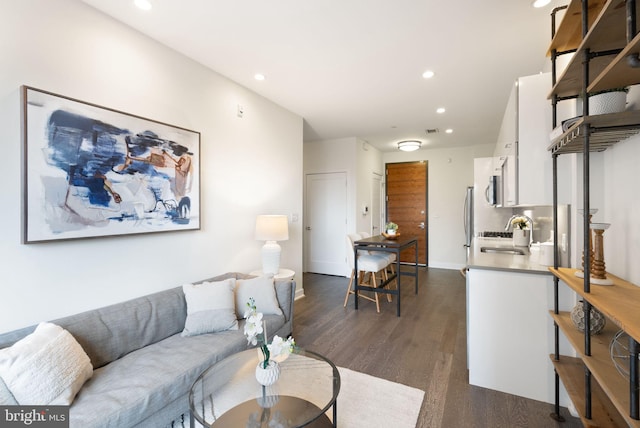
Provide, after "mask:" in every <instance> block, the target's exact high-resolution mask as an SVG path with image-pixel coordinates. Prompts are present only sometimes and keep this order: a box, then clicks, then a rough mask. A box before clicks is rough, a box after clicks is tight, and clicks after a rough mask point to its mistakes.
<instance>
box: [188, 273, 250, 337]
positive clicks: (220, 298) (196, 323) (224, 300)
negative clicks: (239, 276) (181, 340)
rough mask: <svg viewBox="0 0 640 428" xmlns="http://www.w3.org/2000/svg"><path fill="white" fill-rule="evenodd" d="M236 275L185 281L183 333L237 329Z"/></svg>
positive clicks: (195, 333)
mask: <svg viewBox="0 0 640 428" xmlns="http://www.w3.org/2000/svg"><path fill="white" fill-rule="evenodd" d="M234 283H235V280H234V279H233V278H230V279H226V280H224V281H212V282H209V281H205V282H201V283H199V284H184V285H183V286H182V291H183V292H184V297H185V300H186V302H187V319H186V321H185V324H184V330H182V336H184V337H187V336H195V335H198V334H203V333H215V332H217V331H224V330H237V329H238V320H237V319H236V311H235V299H234V294H233V286H234Z"/></svg>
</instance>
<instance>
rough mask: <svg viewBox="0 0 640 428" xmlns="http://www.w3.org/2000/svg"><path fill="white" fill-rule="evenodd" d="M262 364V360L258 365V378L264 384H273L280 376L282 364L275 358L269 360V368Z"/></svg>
mask: <svg viewBox="0 0 640 428" xmlns="http://www.w3.org/2000/svg"><path fill="white" fill-rule="evenodd" d="M262 364H263V362H262V361H260V362H259V363H258V365H257V366H256V380H257V381H258V383H259V384H260V385H263V386H270V385H273V384H274V383H275V382H276V381H277V380H278V378H279V377H280V365H279V364H278V363H277V362H276V361H273V360H269V363H268V364H267V368H263V367H262Z"/></svg>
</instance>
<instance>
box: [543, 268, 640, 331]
mask: <svg viewBox="0 0 640 428" xmlns="http://www.w3.org/2000/svg"><path fill="white" fill-rule="evenodd" d="M549 270H550V271H551V273H553V274H554V275H555V276H557V277H558V278H560V279H561V280H562V281H564V282H565V283H566V284H567V285H568V286H569V287H571V288H572V289H573V290H574V291H575V292H576V293H578V294H579V295H580V296H582V298H583V299H585V300H587V301H588V302H589V303H591V304H592V305H593V306H595V307H596V308H598V310H599V311H600V312H602V313H603V314H604V315H605V316H606V317H607V318H609V319H610V320H611V321H612V322H613V323H615V325H617V326H618V327H619V328H621V329H622V330H624V331H626V332H627V333H628V334H629V335H630V336H631V337H633V338H634V339H635V340H636V341H638V342H640V288H639V287H636V286H635V285H633V284H632V283H630V282H628V281H625V280H623V279H621V278H618V277H617V276H615V275H612V274H610V273H607V278H609V279H611V280H613V285H595V284H591V292H590V293H585V292H584V283H583V279H582V278H578V277H577V276H575V272H576V269H570V268H558V269H554V268H549Z"/></svg>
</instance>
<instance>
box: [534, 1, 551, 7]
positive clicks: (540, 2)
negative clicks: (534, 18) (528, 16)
mask: <svg viewBox="0 0 640 428" xmlns="http://www.w3.org/2000/svg"><path fill="white" fill-rule="evenodd" d="M549 3H551V0H534V2H533V3H531V5H532V6H533V7H537V8H539V7H545V6H546V5H548V4H549Z"/></svg>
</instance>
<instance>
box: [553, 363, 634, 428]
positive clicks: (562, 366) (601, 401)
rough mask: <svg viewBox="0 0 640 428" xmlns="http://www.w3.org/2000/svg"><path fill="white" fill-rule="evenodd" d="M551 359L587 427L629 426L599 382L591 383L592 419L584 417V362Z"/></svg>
mask: <svg viewBox="0 0 640 428" xmlns="http://www.w3.org/2000/svg"><path fill="white" fill-rule="evenodd" d="M549 357H550V358H551V362H552V363H553V366H554V368H555V369H556V372H557V373H558V376H559V377H560V379H561V380H562V384H563V385H564V387H565V389H566V390H567V394H568V395H569V398H571V401H572V402H573V405H574V406H575V408H576V410H577V411H578V414H579V416H580V420H581V421H582V423H583V425H584V426H585V427H601V428H604V427H624V426H627V424H626V423H625V421H624V420H622V419H621V417H620V415H619V414H618V413H617V412H616V411H615V410H613V409H612V404H611V401H610V400H609V399H608V397H607V396H606V394H605V393H604V391H602V389H601V388H600V386H599V385H598V383H597V382H591V419H587V418H586V417H585V416H584V414H585V393H584V390H585V387H584V385H585V380H584V375H585V371H584V364H583V363H582V360H580V358H574V357H567V356H564V355H561V356H560V359H559V360H556V359H555V357H554V355H550V356H549ZM612 410H613V411H612Z"/></svg>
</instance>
